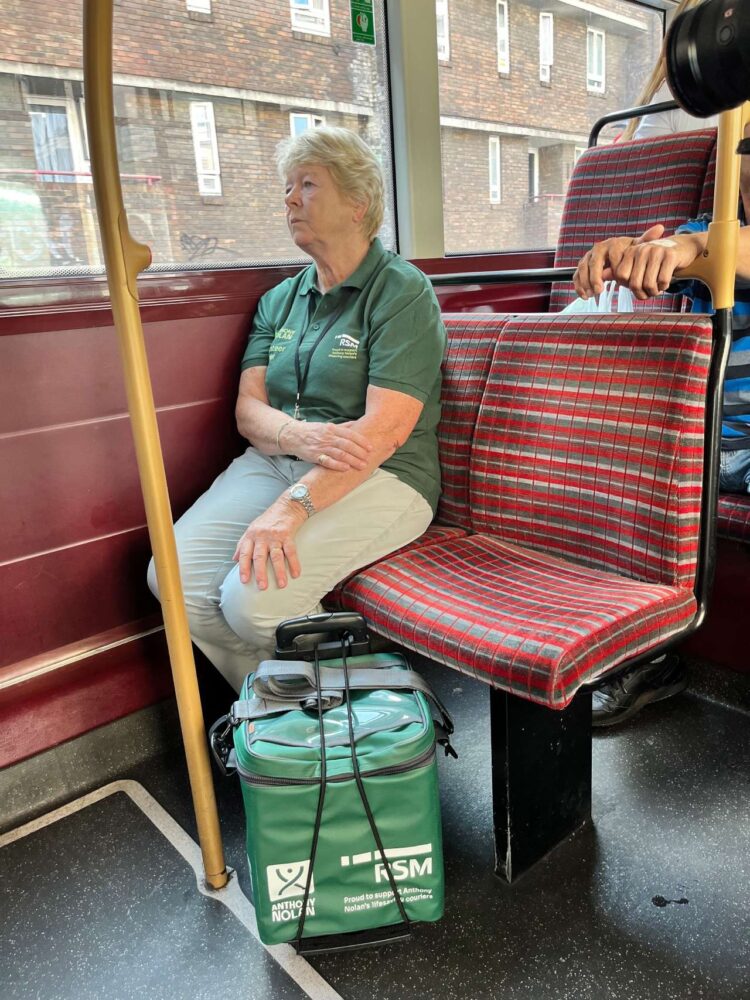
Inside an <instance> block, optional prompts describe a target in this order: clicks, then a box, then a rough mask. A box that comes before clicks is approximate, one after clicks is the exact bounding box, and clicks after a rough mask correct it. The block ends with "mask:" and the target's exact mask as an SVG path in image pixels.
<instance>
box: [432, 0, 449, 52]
mask: <svg viewBox="0 0 750 1000" xmlns="http://www.w3.org/2000/svg"><path fill="white" fill-rule="evenodd" d="M435 18H436V21H437V53H438V59H439V60H440V61H441V62H448V60H449V59H450V57H451V32H450V23H449V21H448V0H435ZM441 29H442V30H441Z"/></svg>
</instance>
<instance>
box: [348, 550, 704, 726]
mask: <svg viewBox="0 0 750 1000" xmlns="http://www.w3.org/2000/svg"><path fill="white" fill-rule="evenodd" d="M345 604H346V607H347V608H351V609H352V610H355V611H360V612H361V613H362V614H364V615H365V617H366V618H367V620H368V622H369V623H370V624H371V625H372V627H373V629H374V630H375V631H376V632H378V633H379V634H380V635H384V636H386V637H387V638H389V639H393V640H394V641H396V642H398V643H400V644H401V645H403V646H405V647H406V648H407V649H412V650H416V651H419V652H421V653H423V654H425V655H427V656H429V657H430V658H431V659H433V660H436V661H437V662H438V663H443V664H446V665H447V666H450V667H453V668H454V669H456V670H460V671H461V672H463V673H467V674H471V675H472V676H474V677H476V678H478V679H479V680H483V681H486V682H488V683H490V684H492V685H493V686H495V687H499V688H501V689H502V690H504V691H509V692H511V693H512V694H517V695H520V696H522V697H524V698H528V699H530V700H531V701H536V702H539V703H541V704H543V705H546V706H548V707H549V708H564V707H565V706H566V705H567V704H568V702H569V701H570V700H571V699H572V697H573V695H574V694H575V693H576V691H577V690H578V688H579V687H580V686H581V685H582V684H584V683H585V682H586V681H589V680H592V679H593V678H594V677H596V676H598V675H599V674H600V673H602V672H603V671H604V670H606V669H608V668H609V667H612V666H615V665H616V664H617V663H620V662H622V661H623V660H625V659H627V658H628V657H630V656H634V655H636V654H637V653H640V652H642V651H645V650H647V649H649V648H651V647H652V646H653V645H654V644H655V642H657V641H662V640H664V639H667V638H668V637H669V636H671V635H674V634H676V633H677V632H678V631H679V630H680V628H681V627H683V626H684V625H687V624H688V623H689V622H690V621H691V619H692V618H693V616H694V614H695V611H696V602H695V597H694V595H693V593H692V591H690V590H688V589H686V588H685V589H683V588H676V587H665V586H659V585H657V584H649V583H643V582H641V581H638V580H625V579H623V578H622V577H620V576H617V575H615V574H614V573H601V572H599V571H596V570H589V569H586V568H584V567H581V566H576V565H575V564H573V563H570V562H566V561H565V560H562V559H557V558H555V557H553V556H548V555H546V554H544V553H539V552H532V551H530V550H528V549H524V548H521V547H520V546H517V545H510V544H509V543H507V542H504V541H502V540H501V539H499V538H497V537H496V536H492V535H471V536H469V537H467V538H463V539H458V540H453V541H450V542H443V543H441V544H438V545H431V546H429V547H428V548H424V549H419V550H416V551H413V552H411V553H409V554H406V555H402V556H397V557H393V558H389V559H387V560H385V561H384V562H381V563H378V564H377V565H375V566H373V567H371V568H370V569H368V570H367V571H366V572H364V573H361V574H358V575H357V576H355V577H354V578H353V579H352V580H350V581H349V583H348V584H347V586H346V590H345Z"/></svg>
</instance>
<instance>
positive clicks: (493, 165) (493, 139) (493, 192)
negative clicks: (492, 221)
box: [487, 135, 503, 205]
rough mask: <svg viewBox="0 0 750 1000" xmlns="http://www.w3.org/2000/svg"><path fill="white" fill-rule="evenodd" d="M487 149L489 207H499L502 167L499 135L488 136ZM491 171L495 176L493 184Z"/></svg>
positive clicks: (501, 188)
mask: <svg viewBox="0 0 750 1000" xmlns="http://www.w3.org/2000/svg"><path fill="white" fill-rule="evenodd" d="M487 149H488V168H489V169H488V182H489V197H490V205H500V204H501V203H502V200H503V167H502V156H501V152H500V136H499V135H491V136H489V141H488V146H487ZM493 169H494V172H495V173H496V175H497V176H496V178H495V182H494V183H493V177H492V174H493Z"/></svg>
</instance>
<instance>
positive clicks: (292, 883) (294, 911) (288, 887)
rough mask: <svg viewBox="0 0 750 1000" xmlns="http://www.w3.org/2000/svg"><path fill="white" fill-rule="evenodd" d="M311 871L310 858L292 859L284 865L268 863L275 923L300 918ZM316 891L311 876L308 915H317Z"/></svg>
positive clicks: (267, 875)
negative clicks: (314, 894)
mask: <svg viewBox="0 0 750 1000" xmlns="http://www.w3.org/2000/svg"><path fill="white" fill-rule="evenodd" d="M309 871H310V862H309V860H308V861H290V862H288V863H286V864H283V865H268V866H267V867H266V880H267V882H268V898H269V899H270V901H271V903H272V904H273V905H272V907H271V919H272V920H273V922H274V923H285V922H286V921H287V920H295V919H298V918H299V915H300V911H301V910H302V897H303V896H304V895H305V886H306V885H307V875H308V872H309ZM314 891H315V880H314V879H312V878H311V879H310V895H309V896H308V898H307V916H308V917H314V916H315V897H314V896H313V892H314Z"/></svg>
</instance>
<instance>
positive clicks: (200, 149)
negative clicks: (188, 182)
mask: <svg viewBox="0 0 750 1000" xmlns="http://www.w3.org/2000/svg"><path fill="white" fill-rule="evenodd" d="M190 125H191V127H192V130H193V149H194V150H195V169H196V172H197V174H198V190H199V192H200V193H201V194H204V195H220V194H221V168H220V166H219V147H218V145H217V143H216V126H215V124H214V106H213V104H212V103H211V102H210V101H191V102H190Z"/></svg>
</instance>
